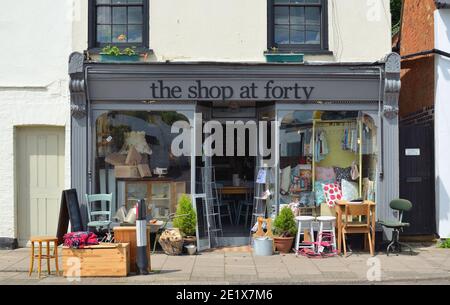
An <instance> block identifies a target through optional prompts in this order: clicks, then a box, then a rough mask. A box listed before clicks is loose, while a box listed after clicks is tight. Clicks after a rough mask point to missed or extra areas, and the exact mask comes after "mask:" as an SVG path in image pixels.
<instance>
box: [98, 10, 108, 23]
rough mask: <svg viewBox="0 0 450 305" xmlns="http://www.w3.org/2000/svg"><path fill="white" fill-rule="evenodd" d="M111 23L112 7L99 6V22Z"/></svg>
mask: <svg viewBox="0 0 450 305" xmlns="http://www.w3.org/2000/svg"><path fill="white" fill-rule="evenodd" d="M110 23H111V8H109V7H104V6H100V7H98V8H97V24H110Z"/></svg>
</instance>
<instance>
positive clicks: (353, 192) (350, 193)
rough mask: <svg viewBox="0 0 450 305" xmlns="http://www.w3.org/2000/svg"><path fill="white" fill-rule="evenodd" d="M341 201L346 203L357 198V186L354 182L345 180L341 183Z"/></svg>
mask: <svg viewBox="0 0 450 305" xmlns="http://www.w3.org/2000/svg"><path fill="white" fill-rule="evenodd" d="M341 189H342V199H343V200H346V201H352V200H356V199H358V198H359V186H358V184H357V183H355V182H350V181H347V180H345V179H344V180H342V181H341Z"/></svg>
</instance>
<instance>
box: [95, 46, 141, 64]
mask: <svg viewBox="0 0 450 305" xmlns="http://www.w3.org/2000/svg"><path fill="white" fill-rule="evenodd" d="M140 56H141V55H140V54H138V53H136V47H127V48H124V49H122V50H121V49H120V48H119V47H117V46H106V47H104V48H103V49H102V51H101V52H100V60H101V61H105V62H137V61H139V58H140Z"/></svg>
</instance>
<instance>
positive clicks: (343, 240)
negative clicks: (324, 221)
mask: <svg viewBox="0 0 450 305" xmlns="http://www.w3.org/2000/svg"><path fill="white" fill-rule="evenodd" d="M342 242H343V244H344V256H347V241H346V236H345V233H344V232H342Z"/></svg>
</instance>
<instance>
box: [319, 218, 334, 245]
mask: <svg viewBox="0 0 450 305" xmlns="http://www.w3.org/2000/svg"><path fill="white" fill-rule="evenodd" d="M317 221H318V222H319V233H318V237H317V239H318V244H319V246H320V244H321V243H322V240H323V234H324V233H329V234H330V235H331V241H332V242H331V247H332V249H333V251H334V252H335V251H336V248H337V247H336V245H337V244H336V217H334V216H320V217H317Z"/></svg>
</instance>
